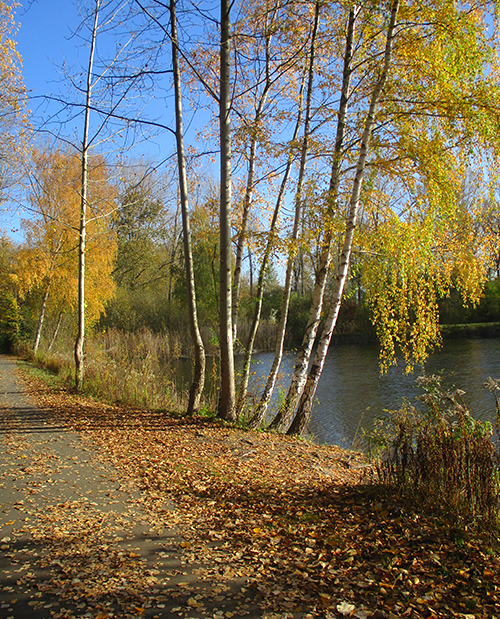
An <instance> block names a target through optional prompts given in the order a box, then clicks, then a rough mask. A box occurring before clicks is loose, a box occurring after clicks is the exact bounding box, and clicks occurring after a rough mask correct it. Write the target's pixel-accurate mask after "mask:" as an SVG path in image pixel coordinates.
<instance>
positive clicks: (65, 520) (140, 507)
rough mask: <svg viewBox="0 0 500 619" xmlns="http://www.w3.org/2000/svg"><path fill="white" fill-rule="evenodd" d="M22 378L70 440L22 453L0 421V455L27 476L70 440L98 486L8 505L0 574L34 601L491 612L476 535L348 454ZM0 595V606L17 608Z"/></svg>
mask: <svg viewBox="0 0 500 619" xmlns="http://www.w3.org/2000/svg"><path fill="white" fill-rule="evenodd" d="M37 393H38V395H37V398H38V402H39V405H40V406H43V407H44V409H45V410H47V411H48V414H49V416H50V418H51V419H52V420H53V421H54V423H57V425H59V426H63V427H66V428H68V429H69V430H71V432H73V433H76V434H77V435H78V436H79V437H80V439H79V440H80V441H81V443H80V445H81V448H82V451H81V453H79V454H77V455H75V456H73V458H75V459H74V460H69V461H65V462H61V461H58V458H57V457H55V456H54V452H51V451H50V450H46V451H45V456H43V453H44V452H43V449H42V457H40V458H38V459H37V460H34V459H33V458H31V457H30V456H29V453H30V452H29V450H30V449H31V448H32V447H31V446H30V444H29V441H27V439H26V437H25V436H23V435H22V434H19V433H12V434H10V435H6V436H5V437H4V439H5V442H6V445H7V450H8V455H10V456H11V457H12V458H16V454H17V456H18V457H17V462H18V463H19V462H22V460H23V459H22V456H19V454H22V455H28V463H26V462H24V474H25V475H26V476H27V478H28V480H31V483H32V485H31V486H28V488H30V491H31V490H33V491H34V492H36V491H37V490H40V485H38V486H37V485H36V484H37V483H38V484H41V485H42V486H46V487H48V486H50V485H51V484H50V480H58V479H59V476H60V474H61V473H60V472H61V471H64V469H63V467H64V466H68V462H70V463H71V462H73V463H74V465H75V467H76V466H77V465H78V464H80V457H82V458H83V456H82V454H85V458H84V459H85V460H87V461H88V463H87V465H86V466H87V467H88V466H91V467H93V470H95V471H97V474H98V475H100V476H101V482H100V486H99V487H100V488H101V487H104V488H105V489H107V490H109V492H102V496H100V497H96V500H93V498H94V497H92V493H91V490H89V491H88V492H87V494H85V495H83V494H82V495H81V496H75V497H74V498H73V500H69V501H68V500H67V501H64V502H61V503H53V504H47V506H46V509H45V510H44V511H43V513H40V512H35V511H30V509H29V503H23V504H21V505H19V507H23V509H25V510H27V511H25V512H23V513H26V514H27V518H28V520H27V522H25V525H24V527H22V528H20V529H19V530H18V531H17V534H22V535H24V536H26V538H27V540H28V541H29V544H30V545H28V546H24V547H23V549H22V551H21V550H19V551H17V550H16V549H15V547H14V546H13V545H12V542H11V541H10V540H9V541H5V542H3V543H4V545H6V546H7V547H8V549H9V550H10V554H11V555H12V557H11V561H14V562H15V561H16V559H17V560H18V561H19V563H18V565H19V566H20V567H23V568H24V569H22V570H21V569H20V571H19V573H18V574H16V578H17V580H16V582H15V586H13V585H14V583H12V584H7V585H5V583H6V582H7V581H6V579H5V578H2V583H3V584H4V593H9V591H6V588H7V589H8V588H9V587H11V588H12V589H13V590H15V591H14V592H13V594H14V593H15V594H17V592H18V591H22V590H25V591H30V592H32V593H31V595H33V599H32V600H30V601H31V602H32V605H31V609H32V610H33V611H39V612H42V613H43V612H45V613H46V614H40V615H38V616H47V617H54V618H56V619H58V618H66V617H80V616H88V617H96V618H98V619H107V618H110V617H155V618H156V617H157V618H161V617H176V616H179V617H196V618H198V617H214V618H215V617H220V618H224V617H228V618H231V617H235V618H237V617H262V618H266V619H274V618H276V619H278V618H299V617H304V618H308V617H324V618H325V619H333V618H336V617H356V618H357V619H368V618H374V619H378V618H387V619H394V618H396V617H398V618H399V617H410V618H417V617H418V618H421V617H425V618H430V617H442V618H444V617H446V618H448V617H461V618H467V619H472V617H474V618H476V619H478V618H480V617H484V618H486V617H488V618H495V617H500V599H499V586H500V585H499V583H500V579H499V572H500V561H499V558H498V553H497V552H496V550H495V549H494V546H493V545H492V541H491V539H488V540H487V539H482V538H475V537H472V536H468V535H467V533H466V532H462V531H458V530H457V529H456V528H455V527H454V525H453V523H449V522H446V521H441V520H437V519H436V518H433V517H431V516H426V515H425V514H422V513H419V512H418V511H417V510H415V509H412V508H411V507H410V506H407V505H405V504H403V503H401V502H399V501H398V500H397V499H396V498H394V496H391V494H390V493H388V492H386V493H383V492H381V491H380V490H379V489H377V488H376V487H374V485H373V484H372V483H371V482H370V479H369V470H370V469H369V467H367V465H366V463H365V462H364V460H363V457H362V456H361V454H356V453H353V452H348V451H345V450H342V449H340V448H338V447H331V446H318V445H313V444H310V443H307V442H305V441H300V440H296V439H291V438H287V437H283V436H278V435H275V434H266V433H261V432H247V431H244V430H241V429H235V428H230V427H225V426H224V425H223V424H220V423H217V422H214V421H207V420H204V419H200V418H195V419H178V418H175V417H172V416H169V415H167V414H162V413H158V412H146V411H140V410H131V409H124V408H120V407H114V406H109V405H105V404H100V403H96V402H94V401H92V400H87V399H84V398H81V397H75V396H73V395H70V394H67V393H64V392H58V393H54V392H49V391H44V390H43V388H40V386H39V385H38V386H37ZM85 449H86V450H87V451H84V450H85ZM18 466H19V464H18ZM86 471H87V469H85V471H84V472H86ZM37 475H38V476H42V477H43V480H39V478H38V477H37ZM90 485H92V484H90ZM94 487H97V486H95V484H94ZM27 496H28V498H29V496H30V494H28V495H27ZM103 497H104V501H103ZM97 499H99V501H98V500H97ZM103 504H106V510H104V511H103V507H102V505H103ZM119 508H120V509H119ZM7 522H9V521H7ZM4 526H6V523H4ZM10 526H11V527H12V525H10ZM2 531H3V529H2ZM1 535H2V536H3V533H1ZM5 539H6V538H5ZM30 548H31V550H30ZM21 552H23V553H24V555H25V557H24V562H22V563H21V561H20V557H19V554H20V553H21ZM30 552H31V555H30ZM26 560H27V561H26ZM30 562H32V563H33V564H36V568H37V569H38V570H39V571H40V570H41V571H43V573H44V577H43V578H40V577H39V576H38V575H37V574H38V572H37V571H36V569H30V568H29V565H30ZM51 603H52V604H54V606H53V607H49V608H47V606H50V604H51ZM11 609H15V604H14V603H12V600H11V603H10V606H9V608H8V609H7V610H8V612H6V614H5V615H3V614H2V612H5V611H4V610H2V609H0V617H4V616H5V618H8V617H10V616H13V617H20V616H21V615H16V614H15V612H14V611H12V613H11V614H9V612H10V611H11ZM34 616H35V615H33V617H34Z"/></svg>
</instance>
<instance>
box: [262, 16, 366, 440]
mask: <svg viewBox="0 0 500 619" xmlns="http://www.w3.org/2000/svg"><path fill="white" fill-rule="evenodd" d="M357 15H358V9H357V8H353V9H351V10H350V12H349V20H348V26H347V33H346V49H345V54H344V69H343V80H342V91H341V97H340V104H339V115H338V120H337V134H336V139H335V151H334V155H333V164H332V172H331V177H330V187H329V196H328V200H329V204H328V212H329V213H331V212H332V211H333V210H334V209H335V207H336V205H337V194H338V188H339V183H340V173H341V155H342V148H343V143H344V131H345V120H346V114H347V107H348V101H349V88H350V78H351V60H352V48H353V40H354V26H355V22H356V17H357ZM331 247H332V236H331V233H330V232H327V234H326V237H325V241H324V244H323V247H322V251H321V254H320V258H319V262H318V269H317V271H316V279H315V282H314V289H313V294H312V300H311V308H310V311H309V321H308V324H307V327H306V331H305V333H304V337H303V340H302V346H301V349H300V351H299V353H298V356H297V361H296V364H295V369H294V373H293V376H292V380H291V383H290V387H289V389H288V393H287V396H286V399H285V402H284V404H283V407H282V408H281V410H280V411H279V412H278V414H277V416H276V417H275V419H274V420H273V422H272V424H271V425H272V427H273V428H275V429H277V430H280V431H284V430H286V429H287V428H288V426H289V425H290V422H291V420H292V419H293V415H294V412H295V408H296V406H297V402H298V400H299V398H300V395H301V393H302V390H303V388H304V385H305V382H306V378H307V368H308V366H309V360H310V358H311V353H312V348H313V345H314V341H315V339H316V335H317V331H318V326H319V322H320V318H321V310H322V308H323V298H324V294H325V287H326V280H327V275H328V270H329V267H330V263H331Z"/></svg>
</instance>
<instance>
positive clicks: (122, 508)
mask: <svg viewBox="0 0 500 619" xmlns="http://www.w3.org/2000/svg"><path fill="white" fill-rule="evenodd" d="M97 456H98V454H97V453H96V452H95V451H94V449H93V447H92V446H91V445H89V443H88V441H84V440H82V438H81V437H80V436H79V435H78V434H76V433H72V432H69V431H67V430H66V429H65V428H64V427H63V425H58V424H57V422H54V420H53V419H51V417H50V416H49V415H48V414H46V413H45V412H44V411H43V410H40V409H39V408H37V406H36V405H35V403H34V401H33V400H32V398H31V397H30V396H29V395H27V394H26V392H25V390H24V387H23V382H22V380H21V379H20V378H19V376H18V375H17V371H16V365H15V361H14V360H13V359H12V358H9V357H6V356H1V355H0V619H10V618H13V619H24V618H28V617H29V618H30V619H39V618H40V619H45V618H54V619H58V618H61V619H62V618H70V617H92V618H97V619H107V618H109V617H156V618H161V619H163V618H166V617H196V618H202V617H220V618H222V617H239V616H243V615H246V614H247V613H246V612H244V613H237V614H236V613H233V612H231V610H234V605H235V604H240V605H241V601H238V598H241V595H239V594H238V592H237V591H236V598H237V599H236V600H234V601H232V599H231V591H221V592H220V593H221V595H219V596H217V595H214V592H213V591H211V592H210V594H211V595H210V596H208V597H210V599H211V603H209V604H206V603H204V602H203V600H206V599H207V595H206V594H207V587H208V588H209V587H210V586H211V585H210V583H204V582H198V580H197V577H196V569H195V568H196V566H193V565H189V566H188V565H187V563H186V561H185V560H184V558H183V550H182V539H181V538H180V537H179V536H178V534H177V533H176V530H175V526H174V525H172V528H171V529H166V528H165V527H164V525H163V528H159V526H157V524H156V523H155V522H154V521H152V519H151V516H150V515H148V514H147V513H146V512H144V511H143V510H142V508H141V505H140V494H139V493H138V491H137V490H136V489H135V488H133V487H128V486H127V485H126V482H125V481H123V480H121V479H120V475H119V472H118V471H116V470H114V469H113V468H111V467H109V466H107V465H106V464H105V463H104V462H102V461H101V460H100V459H99V458H98V457H97ZM165 509H166V510H169V509H173V506H169V505H168V503H166V504H165ZM240 586H241V584H240ZM217 593H218V592H217V591H215V594H217ZM240 607H241V606H240ZM250 610H251V609H249V611H250ZM248 614H249V615H250V616H258V615H256V614H255V611H253V612H249V613H248Z"/></svg>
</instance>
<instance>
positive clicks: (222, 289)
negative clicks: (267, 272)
mask: <svg viewBox="0 0 500 619" xmlns="http://www.w3.org/2000/svg"><path fill="white" fill-rule="evenodd" d="M230 6H231V5H230V2H229V1H228V0H221V5H220V9H221V12H220V15H221V21H220V33H221V34H220V36H221V38H220V94H219V123H220V280H219V295H220V296H219V299H220V365H221V377H220V380H221V384H220V395H219V403H218V414H219V416H220V417H222V418H223V419H226V420H228V421H235V420H236V411H235V398H236V388H235V376H234V355H233V329H232V322H231V311H232V273H231V269H232V248H231V18H230Z"/></svg>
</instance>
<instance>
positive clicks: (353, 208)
mask: <svg viewBox="0 0 500 619" xmlns="http://www.w3.org/2000/svg"><path fill="white" fill-rule="evenodd" d="M398 9H399V0H394V2H393V4H392V9H391V16H390V20H389V27H388V30H387V41H386V47H385V52H384V64H383V67H382V71H381V74H380V77H379V79H378V80H377V83H376V84H375V87H374V89H373V92H372V97H371V101H370V107H369V109H368V114H367V117H366V121H365V128H364V131H363V137H362V138H361V146H360V152H359V158H358V163H357V166H356V175H355V177H354V182H353V188H352V193H351V199H350V203H349V214H348V219H347V226H346V232H345V237H344V244H343V248H342V255H341V259H340V264H339V266H338V270H337V279H336V284H335V291H334V296H333V300H332V305H331V308H330V312H329V314H328V318H327V322H326V324H325V327H324V329H323V333H322V334H321V339H320V342H319V346H318V350H317V352H316V355H315V357H314V361H313V363H312V366H311V368H310V370H309V374H308V376H307V381H306V384H305V387H304V390H303V392H302V394H301V398H300V402H299V405H298V407H297V412H296V415H295V418H294V420H293V423H292V425H291V426H290V429H289V431H288V434H302V433H303V432H304V430H305V428H306V426H307V422H308V420H309V416H310V413H311V409H312V404H313V401H314V394H315V393H316V387H317V385H318V381H319V378H320V376H321V372H322V370H323V366H324V363H325V359H326V353H327V352H328V347H329V344H330V340H331V337H332V333H333V330H334V328H335V324H336V321H337V317H338V313H339V310H340V306H341V303H342V292H343V290H344V285H345V282H346V279H347V274H348V271H349V263H350V257H351V249H352V242H353V238H354V231H355V229H356V224H357V217H358V212H359V198H360V194H361V189H362V186H363V177H364V171H365V167H366V157H367V154H368V150H369V148H370V139H371V135H372V132H373V126H374V124H375V114H376V110H377V105H378V102H379V100H380V95H381V93H382V91H383V88H384V85H385V82H386V80H387V75H388V72H389V67H390V63H391V57H392V45H393V40H394V29H395V26H396V19H397V14H398Z"/></svg>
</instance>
